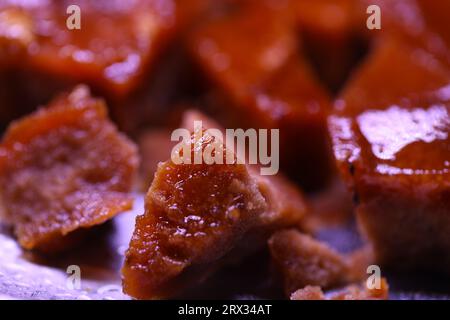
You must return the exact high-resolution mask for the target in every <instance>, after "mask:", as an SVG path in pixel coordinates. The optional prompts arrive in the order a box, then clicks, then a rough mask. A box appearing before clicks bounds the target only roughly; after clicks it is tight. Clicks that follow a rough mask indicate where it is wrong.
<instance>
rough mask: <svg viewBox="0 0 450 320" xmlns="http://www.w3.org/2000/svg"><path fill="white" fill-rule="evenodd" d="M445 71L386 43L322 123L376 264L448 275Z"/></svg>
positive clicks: (415, 52) (449, 77) (418, 53)
mask: <svg viewBox="0 0 450 320" xmlns="http://www.w3.org/2000/svg"><path fill="white" fill-rule="evenodd" d="M449 85H450V72H449V69H447V68H446V67H445V65H444V64H442V63H440V61H439V60H437V59H435V57H434V55H432V54H430V53H428V52H427V51H426V50H424V49H423V48H421V47H411V46H410V45H409V44H406V43H404V42H402V41H400V40H396V41H385V42H384V43H382V44H381V45H380V47H378V49H376V50H375V51H374V53H373V54H372V55H371V57H370V58H369V59H368V60H367V61H366V62H365V64H364V65H363V66H362V67H361V69H360V70H358V71H357V72H356V73H355V75H354V77H353V79H352V80H351V81H350V82H349V84H348V86H347V87H346V89H345V90H344V91H343V93H342V94H341V99H340V100H339V101H338V102H337V104H336V110H335V112H334V115H333V116H332V117H330V119H329V128H330V133H331V136H332V139H333V147H334V153H335V157H336V159H337V164H338V166H339V168H340V170H341V173H342V175H343V177H344V178H345V179H346V180H347V182H348V183H349V185H350V186H351V188H352V189H353V191H354V193H355V199H356V200H357V201H358V205H357V215H358V219H359V222H360V225H361V227H362V229H363V230H364V231H365V233H366V234H367V236H368V238H369V240H371V241H372V243H373V244H374V248H375V254H376V257H377V260H378V261H379V263H383V264H389V265H393V266H395V267H398V268H404V269H405V268H429V269H433V270H442V271H445V272H448V271H449V270H450V269H449V268H450V260H449V259H448V258H447V257H448V253H449V252H450V238H449V236H448V235H449V234H450V215H449V213H450V197H449V195H450V162H449V161H450V151H449V150H450V149H449V148H450V140H449V131H450V118H449V112H450V96H449Z"/></svg>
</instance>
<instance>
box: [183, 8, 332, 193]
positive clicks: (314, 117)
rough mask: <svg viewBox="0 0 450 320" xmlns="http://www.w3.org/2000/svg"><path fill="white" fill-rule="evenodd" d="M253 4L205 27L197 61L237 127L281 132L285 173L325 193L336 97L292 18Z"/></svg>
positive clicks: (195, 49) (198, 35) (197, 39)
mask: <svg viewBox="0 0 450 320" xmlns="http://www.w3.org/2000/svg"><path fill="white" fill-rule="evenodd" d="M249 3H250V4H247V5H244V6H242V7H240V8H239V9H236V10H235V11H232V13H230V14H224V15H222V16H219V17H218V18H214V19H211V20H210V21H207V22H205V23H203V24H202V25H201V26H200V27H199V28H198V29H197V30H196V31H195V32H194V33H193V35H192V37H191V38H190V42H189V44H190V49H191V52H192V55H193V57H194V58H195V59H196V61H197V62H198V64H199V66H200V68H201V70H203V72H204V73H205V75H206V77H207V78H208V79H209V80H210V81H211V83H212V87H213V89H214V90H215V91H219V92H220V94H219V96H220V98H219V99H216V101H215V103H218V104H220V103H222V109H223V110H226V116H227V117H231V118H233V119H234V120H235V121H233V122H232V125H233V126H234V127H236V126H242V127H246V128H249V127H250V128H279V129H280V136H281V141H280V145H281V146H280V148H281V151H280V152H281V155H280V160H281V166H282V169H283V170H284V171H286V172H287V173H288V174H289V175H290V176H292V177H296V178H298V180H299V181H300V182H301V183H302V184H304V185H307V186H308V187H311V188H314V187H318V186H319V185H321V184H323V183H324V181H326V180H327V178H328V177H329V175H330V172H331V168H330V167H331V161H329V160H330V153H329V148H328V147H329V144H328V140H327V133H326V121H325V118H326V115H327V114H328V112H329V110H330V98H329V96H328V94H327V92H326V91H325V90H324V89H323V88H322V87H321V85H320V84H319V83H318V82H317V81H316V79H315V77H314V75H313V74H312V71H311V70H310V68H309V66H308V64H307V63H306V62H305V61H304V58H303V57H302V56H301V55H300V54H299V52H298V50H299V46H298V37H297V34H296V32H295V28H294V26H293V24H291V23H289V22H288V21H291V19H284V18H283V17H284V14H282V13H281V12H280V10H277V9H274V8H272V7H270V6H268V5H267V4H264V3H258V4H255V3H254V2H252V1H250V2H249ZM261 28H264V30H265V32H261ZM221 100H224V101H221ZM293 146H295V148H294V147H293ZM298 149H300V150H302V152H296V151H295V150H298ZM306 155H307V156H306ZM319 167H320V169H319Z"/></svg>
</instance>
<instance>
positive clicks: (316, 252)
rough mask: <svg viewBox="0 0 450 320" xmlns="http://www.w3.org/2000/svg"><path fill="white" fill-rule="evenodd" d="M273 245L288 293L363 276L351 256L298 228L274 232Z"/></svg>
mask: <svg viewBox="0 0 450 320" xmlns="http://www.w3.org/2000/svg"><path fill="white" fill-rule="evenodd" d="M269 248H270V252H271V255H272V260H273V262H274V265H275V268H276V269H277V271H278V272H279V273H280V274H281V276H282V278H283V281H284V287H285V292H286V294H288V295H289V294H290V293H292V292H293V291H295V290H298V289H300V288H303V287H305V286H308V285H312V286H320V287H324V288H335V287H337V286H340V285H343V284H346V283H349V282H351V281H353V280H355V279H357V280H359V279H360V278H361V276H362V272H361V273H359V272H356V270H353V265H352V263H351V260H350V259H346V258H345V257H344V256H343V255H341V254H339V253H338V252H336V251H335V250H333V249H332V248H330V247H329V246H328V245H326V244H325V243H322V242H319V241H317V240H314V239H313V238H312V237H310V236H308V235H304V234H302V233H300V232H299V231H297V230H294V229H292V230H282V231H278V232H276V233H275V234H274V235H272V237H271V238H270V239H269ZM357 267H360V266H359V265H358V266H357Z"/></svg>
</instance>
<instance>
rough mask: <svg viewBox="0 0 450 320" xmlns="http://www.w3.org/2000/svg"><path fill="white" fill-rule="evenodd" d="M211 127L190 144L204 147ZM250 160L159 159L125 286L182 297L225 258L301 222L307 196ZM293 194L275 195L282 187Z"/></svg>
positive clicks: (138, 294)
mask: <svg viewBox="0 0 450 320" xmlns="http://www.w3.org/2000/svg"><path fill="white" fill-rule="evenodd" d="M214 139H215V138H214V137H212V136H208V134H207V132H205V134H204V136H203V139H202V140H201V141H200V143H201V145H200V146H199V145H198V143H199V142H195V141H194V140H192V141H191V142H189V144H190V145H189V146H190V147H191V148H192V147H195V148H202V150H204V148H206V147H207V146H208V145H210V144H211V143H213V142H214ZM255 172H256V170H254V169H253V168H250V167H249V166H247V165H244V164H212V165H207V164H179V165H176V164H175V163H173V162H172V161H171V160H169V161H167V162H165V163H162V164H160V166H159V168H158V170H157V173H156V175H155V179H154V180H153V183H152V186H151V187H150V190H149V191H148V194H147V197H146V201H145V213H144V214H143V215H141V216H139V217H138V218H137V220H136V229H135V231H134V235H133V237H132V239H131V243H130V247H129V249H128V251H127V253H126V261H125V265H124V267H123V271H122V272H123V285H124V291H125V292H126V293H127V294H129V295H131V296H132V297H135V298H140V299H148V298H163V297H169V296H173V295H176V294H178V293H180V291H181V290H183V289H185V288H187V287H188V286H189V285H192V284H194V283H196V282H198V281H200V280H201V279H202V278H204V277H206V276H207V275H208V274H209V273H210V272H211V270H214V269H215V268H217V267H218V266H220V265H221V264H223V263H226V262H227V261H230V260H239V259H240V258H241V257H243V256H245V255H248V254H249V253H251V252H254V251H255V250H257V249H258V248H261V247H263V246H264V243H265V241H266V239H267V237H268V235H269V234H270V233H271V232H272V231H273V230H274V229H276V228H280V227H284V226H292V225H298V224H299V222H300V220H301V218H302V216H303V215H304V213H305V205H304V202H303V199H302V196H301V194H300V193H299V191H298V190H296V189H295V188H294V187H293V186H287V185H286V184H287V182H285V181H282V180H276V181H274V180H273V179H272V177H268V176H267V177H260V176H258V174H256V173H255ZM280 187H282V188H285V189H286V190H289V194H290V197H289V198H288V199H285V198H283V203H281V200H280V199H279V197H278V196H277V194H278V192H280V190H281V189H278V188H280Z"/></svg>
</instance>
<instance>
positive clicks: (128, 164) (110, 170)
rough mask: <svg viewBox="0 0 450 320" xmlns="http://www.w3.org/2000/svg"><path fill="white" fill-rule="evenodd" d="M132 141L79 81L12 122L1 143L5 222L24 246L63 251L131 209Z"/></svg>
mask: <svg viewBox="0 0 450 320" xmlns="http://www.w3.org/2000/svg"><path fill="white" fill-rule="evenodd" d="M137 166H138V155H137V148H136V146H135V145H134V144H133V143H132V142H131V141H129V140H128V139H127V138H126V137H125V136H123V135H122V134H120V133H119V132H118V131H117V129H116V128H115V126H114V125H113V124H112V123H111V122H110V121H109V120H108V118H107V110H106V106H105V105H104V103H103V101H102V100H99V99H95V98H92V97H90V95H89V90H88V89H87V88H86V87H84V86H79V87H77V88H75V89H74V90H73V91H72V92H71V93H70V94H66V95H62V96H60V97H58V98H56V99H55V100H54V101H53V102H51V103H50V104H49V105H48V106H47V107H45V108H41V109H39V110H38V111H36V112H35V113H33V114H31V115H29V116H27V117H25V118H23V119H20V120H18V121H16V122H13V123H12V124H11V125H10V127H9V129H8V130H7V132H6V133H5V135H4V137H3V140H2V143H1V145H0V193H1V199H2V205H3V208H4V210H3V211H4V212H3V220H4V221H5V222H6V223H8V224H10V225H12V227H13V228H14V233H15V235H16V236H17V238H18V241H19V243H20V244H21V246H22V247H24V248H25V249H36V250H39V251H43V252H48V253H51V252H55V251H60V250H64V249H67V248H68V247H70V246H71V245H73V244H75V242H76V241H77V240H79V239H80V238H82V235H81V234H82V233H85V231H86V230H87V229H88V228H90V227H93V226H96V225H99V224H102V223H104V222H105V221H107V220H109V219H111V218H112V217H114V216H115V215H116V214H118V213H120V212H122V211H126V210H128V209H130V208H131V206H132V201H133V199H132V197H131V195H130V194H129V193H128V192H129V191H130V190H131V188H132V185H133V180H134V177H135V173H136V170H137Z"/></svg>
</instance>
